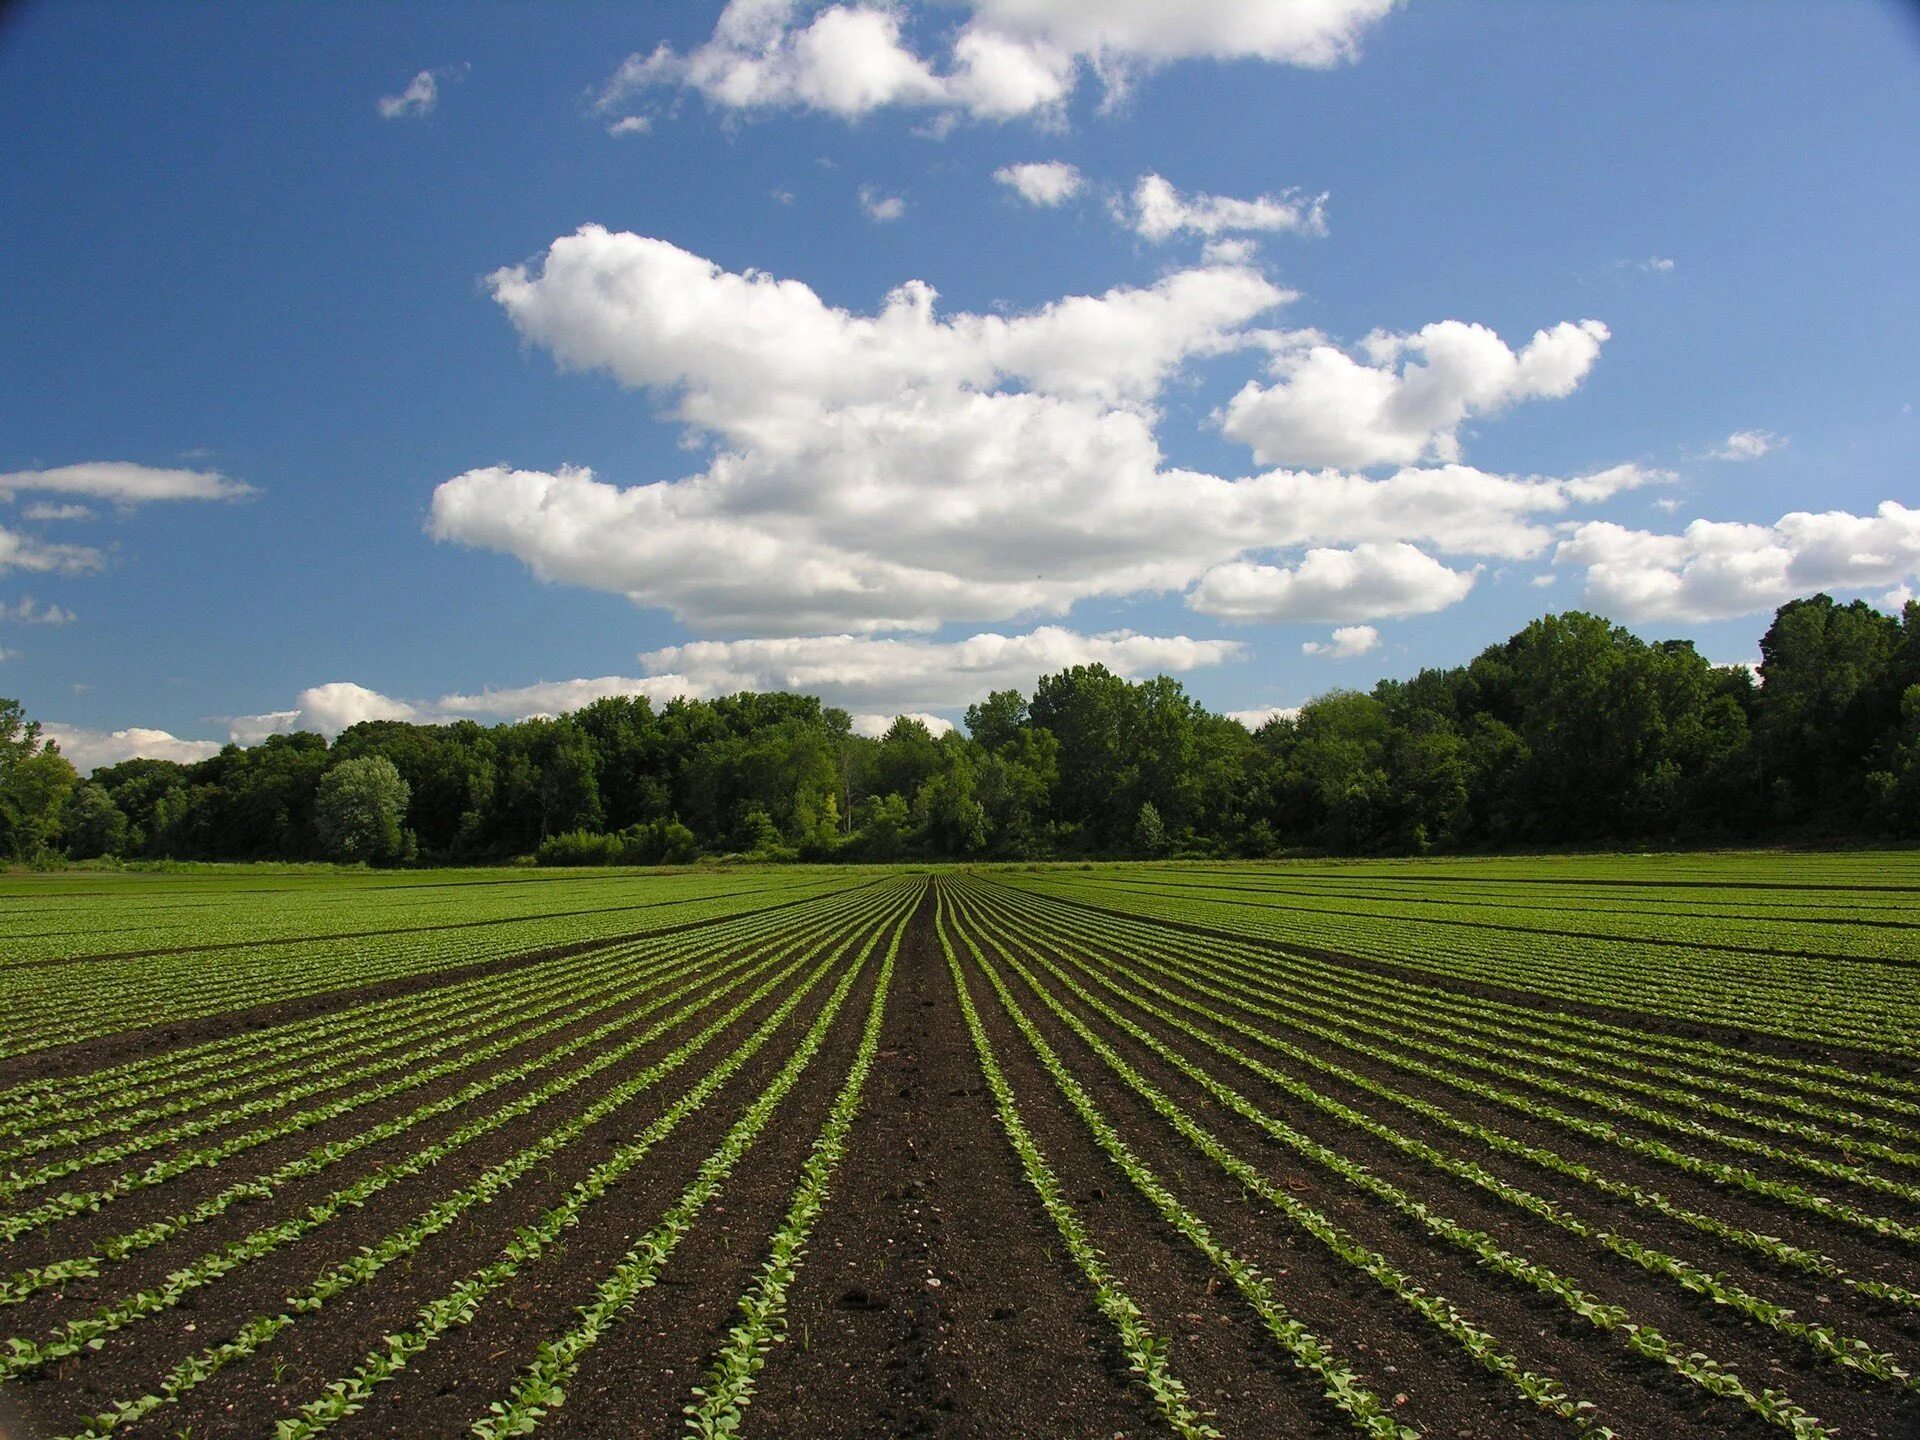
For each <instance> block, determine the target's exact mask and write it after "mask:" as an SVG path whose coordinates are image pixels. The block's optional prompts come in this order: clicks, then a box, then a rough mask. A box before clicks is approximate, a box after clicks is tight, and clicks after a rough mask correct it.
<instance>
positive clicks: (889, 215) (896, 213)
mask: <svg viewBox="0 0 1920 1440" xmlns="http://www.w3.org/2000/svg"><path fill="white" fill-rule="evenodd" d="M860 209H861V212H862V213H863V214H865V215H866V217H867V218H868V219H869V220H873V221H876V222H879V223H881V224H884V223H885V222H887V221H889V220H898V219H899V218H900V217H901V216H902V215H904V214H906V213H907V202H906V200H905V199H904V198H902V197H901V196H899V195H885V194H882V193H881V192H880V191H878V190H876V189H874V188H873V186H871V185H862V186H861V187H860Z"/></svg>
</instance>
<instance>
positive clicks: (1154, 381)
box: [430, 227, 1290, 633]
mask: <svg viewBox="0 0 1920 1440" xmlns="http://www.w3.org/2000/svg"><path fill="white" fill-rule="evenodd" d="M492 285H493V290H494V294H495V296H496V298H497V299H498V300H499V302H500V304H501V305H502V306H503V307H504V308H505V309H506V311H507V313H508V315H509V316H510V317H511V318H512V320H513V322H514V324H515V326H516V328H518V329H519V331H520V333H521V334H522V335H523V336H524V337H525V338H526V339H528V340H529V341H531V342H533V343H536V344H540V345H544V346H545V347H547V348H548V349H550V350H551V351H552V352H553V353H554V355H555V357H556V359H558V360H559V362H560V363H561V364H562V365H563V366H565V367H567V368H573V369H586V368H596V369H604V370H607V371H609V372H611V373H612V374H613V375H614V376H615V377H616V378H617V379H619V380H621V381H622V382H624V383H626V384H628V385H631V386H636V387H645V388H648V389H651V390H653V391H655V392H657V393H660V394H662V395H665V396H668V397H672V403H673V408H672V414H673V415H674V416H675V418H677V419H679V420H680V421H681V422H682V423H684V424H685V425H686V426H687V427H688V429H689V432H690V435H691V436H692V437H693V438H696V439H698V438H707V439H710V440H711V441H712V442H713V443H714V445H715V447H716V450H717V453H716V454H715V456H714V458H713V460H712V462H711V464H710V465H709V467H708V468H707V469H706V470H705V471H704V472H703V473H701V474H698V475H695V476H692V477H689V478H687V479H684V480H679V481H670V482H661V483H657V484H652V485H643V486H636V487H633V488H629V489H620V488H617V487H615V486H612V485H608V484H606V483H604V482H601V481H599V480H596V479H595V478H594V477H593V476H592V475H591V473H590V472H587V471H583V470H562V471H560V472H558V473H543V472H531V471H511V470H506V469H504V468H490V469H483V470H476V471H470V472H468V473H467V474H465V475H461V476H458V477H456V478H454V479H453V480H450V481H448V482H446V483H445V484H443V485H441V486H440V488H439V489H438V490H437V491H436V493H435V495H434V500H433V505H432V511H431V517H430V528H431V530H432V532H433V533H434V534H435V535H437V536H439V537H441V538H444V539H450V540H458V541H461V542H463V543H466V544H470V545H479V546H485V547H488V548H493V549H499V550H504V551H506V552H508V553H512V554H516V555H519V556H520V557H521V558H523V559H525V560H527V561H528V562H529V563H530V564H531V565H532V566H533V567H534V569H535V570H536V572H538V573H540V574H542V575H544V576H547V577H549V578H554V579H564V580H569V581H572V582H575V583H582V584H588V585H593V586H596V587H597V588H602V589H611V590H615V591H619V592H624V593H627V594H629V595H631V596H632V597H633V598H634V599H635V600H636V601H637V602H639V603H642V604H663V605H668V606H670V607H671V608H673V609H674V611H675V613H677V614H679V615H680V616H682V618H684V619H687V620H688V621H689V622H690V623H695V624H699V625H702V626H705V627H708V628H733V629H739V630H764V629H768V628H773V629H783V630H785V631H788V632H790V633H804V632H807V631H819V630H827V629H834V628H844V627H847V626H853V627H856V628H869V629H886V628H928V627H930V626H932V625H935V624H938V623H941V622H942V621H944V620H949V619H965V618H979V619H994V618H1000V617H1005V616H1011V615H1015V614H1019V613H1022V612H1025V611H1032V610H1050V611H1054V612H1058V611H1061V610H1064V609H1065V608H1066V607H1067V606H1068V605H1071V604H1072V603H1073V602H1074V601H1075V600H1077V599H1079V598H1082V597H1084V596H1085V595H1088V594H1093V593H1101V592H1103V591H1106V590H1109V589H1112V588H1114V587H1118V588H1119V589H1121V590H1127V589H1135V588H1139V587H1140V586H1141V585H1142V584H1165V585H1178V584H1181V583H1185V580H1186V579H1189V578H1191V576H1192V575H1193V574H1195V573H1197V571H1196V570H1195V569H1194V565H1195V561H1196V559H1197V558H1199V557H1196V556H1194V555H1190V554H1186V555H1183V554H1181V553H1179V552H1178V551H1177V550H1174V551H1170V550H1169V548H1168V546H1167V544H1166V536H1165V534H1164V528H1165V527H1164V525H1163V524H1162V523H1160V521H1161V519H1162V518H1163V516H1162V515H1161V512H1162V511H1163V510H1164V509H1165V507H1166V503H1167V502H1166V498H1165V492H1166V488H1167V485H1168V483H1169V482H1168V481H1167V477H1166V476H1165V475H1164V474H1163V473H1162V471H1161V468H1160V455H1159V449H1158V446H1157V444H1156V443H1155V441H1154V438H1153V433H1152V415H1151V412H1150V410H1149V408H1148V407H1149V404H1150V402H1151V400H1152V398H1153V396H1154V395H1155V394H1156V393H1157V392H1158V390H1159V389H1160V388H1161V386H1162V385H1163V384H1164V383H1165V381H1166V379H1167V378H1168V377H1169V376H1170V375H1172V374H1173V373H1175V372H1176V371H1178V370H1179V369H1180V367H1181V366H1182V365H1183V364H1184V363H1186V361H1187V360H1188V359H1190V358H1191V357H1194V356H1198V355H1211V354H1217V353H1221V352H1223V351H1225V350H1228V349H1232V348H1236V347H1239V346H1242V345H1245V344H1247V343H1250V342H1249V341H1248V340H1247V339H1246V338H1245V337H1244V336H1243V335H1242V334H1241V333H1240V332H1241V330H1242V328H1243V327H1244V326H1245V324H1246V323H1247V322H1248V321H1249V320H1251V319H1253V318H1254V317H1256V316H1258V315H1260V314H1261V313H1263V312H1264V311H1266V310H1269V309H1271V308H1273V307H1274V306H1277V305H1279V304H1281V303H1283V302H1284V301H1286V300H1287V299H1289V298H1290V297H1289V296H1288V294H1287V292H1285V291H1283V290H1280V289H1279V288H1278V287H1276V286H1275V285H1273V284H1272V283H1271V282H1270V281H1268V280H1267V279H1266V278H1265V277H1263V276H1261V275H1259V274H1258V273H1257V272H1255V271H1253V270H1250V269H1247V268H1245V267H1203V268H1200V269H1194V270H1188V271H1183V272H1180V273H1177V274H1174V275H1170V276H1167V277H1165V278H1163V279H1162V280H1161V281H1159V282H1158V283H1157V284H1155V285H1153V286H1152V287H1150V288H1145V289H1133V288H1121V289H1116V290H1112V291H1109V292H1107V293H1106V294H1105V295H1101V296H1079V297H1071V298H1068V299H1064V300H1060V301H1057V302H1055V303H1053V304H1050V305H1047V306H1043V307H1041V308H1040V309H1038V310H1035V311H1031V312H1028V313H1026V314H1021V315H1016V316H1012V317H1003V316H994V315H972V314H964V313H963V314H956V315H952V316H942V315H939V314H937V313H936V310H935V295H934V292H933V290H932V289H931V288H930V287H928V286H926V285H924V284H921V283H919V282H910V283H908V284H905V285H902V286H899V287H898V288H896V289H895V290H894V291H893V292H892V293H891V294H890V295H889V296H888V297H887V299H886V302H885V304H884V305H883V307H882V308H881V309H880V311H879V312H878V313H876V314H871V315H857V314H852V313H849V312H848V311H845V310H840V309H836V308H833V307H830V306H828V305H826V304H825V303H824V302H822V301H821V300H820V298H819V297H818V296H817V295H816V294H815V293H814V292H813V291H812V290H811V289H809V288H808V287H807V286H805V285H803V284H800V283H798V282H795V281H791V280H775V279H773V278H771V277H768V276H763V275H758V274H755V273H752V272H748V273H745V274H736V273H731V272H727V271H723V270H721V269H720V268H719V267H717V266H715V265H713V264H712V263H711V262H709V261H706V260H703V259H701V258H700V257H698V256H695V255H691V254H689V253H688V252H686V251H684V250H681V249H679V248H678V247H676V246H673V245H671V244H668V243H667V242H665V241H660V240H652V239H646V238H644V237H640V236H635V235H615V234H610V233H608V232H606V231H604V230H599V229H597V228H593V227H589V228H587V229H584V230H582V231H580V232H579V233H578V234H576V235H573V236H568V237H564V238H562V239H561V240H558V241H556V242H555V243H554V245H553V246H552V247H551V249H550V250H549V252H548V254H547V256H546V257H545V262H544V265H543V267H542V268H541V269H540V270H539V271H538V272H530V271H529V270H528V269H527V268H526V267H514V268H512V269H509V270H503V271H500V272H498V273H497V274H495V275H494V276H493V277H492ZM1171 483H1172V484H1173V485H1174V487H1175V488H1180V487H1181V485H1182V484H1183V483H1184V484H1185V485H1187V486H1189V487H1191V488H1199V489H1219V490H1222V491H1223V492H1224V489H1225V482H1221V481H1216V480H1213V479H1212V478H1211V477H1205V476H1195V477H1192V479H1191V480H1190V481H1186V482H1180V481H1174V482H1171ZM1089 514H1093V515H1099V516H1104V523H1103V524H1100V525H1099V526H1097V527H1090V526H1089V525H1088V523H1087V519H1088V515H1089ZM1225 521H1226V517H1222V523H1225ZM1096 528H1104V529H1106V530H1108V531H1110V532H1118V533H1113V534H1111V535H1110V536H1107V537H1103V536H1101V535H1099V534H1098V533H1090V531H1094V530H1096ZM1219 543H1220V540H1219V538H1218V537H1211V538H1209V539H1208V540H1207V541H1206V542H1205V544H1204V550H1205V551H1212V550H1213V549H1215V547H1217V545H1218V544H1219Z"/></svg>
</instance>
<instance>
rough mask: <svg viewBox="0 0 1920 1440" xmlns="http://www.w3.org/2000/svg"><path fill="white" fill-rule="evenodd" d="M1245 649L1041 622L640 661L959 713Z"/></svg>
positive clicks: (775, 644) (661, 668)
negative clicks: (1015, 631) (1084, 674)
mask: <svg viewBox="0 0 1920 1440" xmlns="http://www.w3.org/2000/svg"><path fill="white" fill-rule="evenodd" d="M1240 651H1241V646H1240V645H1239V643H1238V642H1236V641H1232V640H1194V639H1189V638H1188V637H1187V636H1185V635H1172V636H1156V635H1138V634H1135V633H1133V632H1132V631H1129V630H1117V631H1113V632H1110V633H1108V634H1104V635H1083V634H1080V633H1078V632H1076V631H1072V630H1067V629H1063V628H1061V627H1060V626H1057V625H1042V626H1040V627H1038V628H1036V629H1034V630H1032V631H1030V632H1028V633H1026V634H1024V635H999V634H993V633H985V634H979V635H971V636H968V637H967V638H966V639H964V640H955V641H932V640H921V639H877V638H874V637H872V636H866V635H800V636H780V637H771V638H766V639H756V640H696V641H692V642H690V643H688V644H685V645H670V646H667V647H666V648H664V649H660V650H654V651H651V652H649V653H647V654H644V655H642V656H641V657H640V661H641V664H642V665H644V666H645V667H646V669H647V671H648V672H649V673H650V674H654V675H660V676H665V675H672V676H673V677H675V678H676V679H678V680H680V681H681V682H682V683H684V684H686V685H687V686H688V687H689V688H690V690H691V692H692V693H694V694H698V695H722V694H729V693H731V692H733V691H736V690H791V691H797V692H799V693H801V694H806V695H819V696H821V697H822V698H824V699H825V700H826V701H827V702H828V703H829V704H834V705H841V706H844V707H845V708H847V709H849V710H853V711H858V712H866V713H877V712H880V711H883V710H886V709H887V708H888V707H893V713H899V712H900V711H906V710H911V711H934V710H954V709H958V708H960V707H961V706H964V705H968V704H971V703H972V702H973V701H976V700H979V699H981V698H983V697H984V696H985V695H986V694H987V693H988V692H989V691H992V690H1008V689H1014V690H1030V689H1032V687H1033V682H1034V681H1035V679H1037V678H1038V677H1039V676H1041V675H1048V674H1052V673H1054V672H1055V671H1058V670H1064V669H1067V668H1068V667H1070V666H1074V665H1104V666H1106V667H1107V669H1109V670H1111V671H1113V672H1114V673H1115V674H1117V675H1123V676H1126V677H1127V678H1129V679H1132V678H1137V677H1142V676H1147V675H1153V674H1159V673H1163V672H1168V671H1174V672H1181V671H1188V670H1196V669H1201V668H1203V667H1207V666H1212V665H1219V664H1222V663H1224V662H1226V661H1228V660H1232V659H1234V658H1236V657H1237V656H1238V655H1239V654H1240Z"/></svg>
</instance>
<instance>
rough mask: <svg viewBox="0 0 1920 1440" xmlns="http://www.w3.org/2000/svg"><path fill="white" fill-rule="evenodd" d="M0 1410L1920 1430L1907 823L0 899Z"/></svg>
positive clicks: (673, 1422) (879, 1432) (578, 1425)
mask: <svg viewBox="0 0 1920 1440" xmlns="http://www.w3.org/2000/svg"><path fill="white" fill-rule="evenodd" d="M0 1002H3V1003H0V1336H6V1337H11V1338H10V1339H8V1341H7V1343H6V1344H5V1345H4V1346H0V1434H4V1435H7V1436H27V1437H53V1436H63V1437H64V1436H82V1435H91V1436H100V1435H108V1434H114V1435H127V1436H142V1437H175V1436H186V1437H194V1440H217V1437H226V1436H258V1437H273V1440H296V1437H318V1436H321V1435H337V1436H340V1437H375V1436H382V1437H403V1436H404V1437H416V1436H460V1435H475V1436H480V1437H486V1440H501V1437H506V1436H516V1435H529V1434H532V1435H543V1436H545V1435H551V1436H554V1437H568V1440H588V1437H604V1436H608V1435H620V1436H690V1435H691V1436H720V1435H736V1434H738V1435H747V1436H752V1435H762V1436H768V1437H775V1436H781V1437H787V1436H809V1437H814V1436H822V1437H841V1436H845V1437H856V1436H858V1437H883V1436H896V1435H964V1436H988V1435H992V1436H996V1437H999V1436H1008V1435H1045V1436H1052V1435H1059V1436H1076V1437H1077V1436H1086V1437H1114V1436H1125V1437H1135V1436H1141V1437H1145V1436H1167V1435H1174V1436H1185V1437H1198V1436H1210V1435H1219V1436H1249V1437H1276V1436H1303V1437H1318V1436H1328V1437H1331V1436H1341V1435H1353V1434H1360V1435H1366V1436H1373V1437H1380V1440H1411V1437H1414V1436H1422V1435H1426V1436H1436V1437H1488V1440H1494V1437H1506V1436H1554V1435H1582V1434H1585V1435H1607V1434H1613V1435H1617V1436H1621V1437H1648V1440H1652V1437H1670V1436H1709V1437H1713V1436H1756V1437H1759V1436H1766V1435H1769V1434H1772V1435H1780V1434H1785V1435H1790V1436H1802V1437H1818V1436H1827V1435H1834V1436H1843V1437H1888V1440H1892V1437H1908V1436H1913V1435H1916V1434H1920V1393H1916V1392H1917V1391H1920V1384H1917V1383H1916V1380H1915V1378H1914V1377H1915V1376H1916V1375H1920V855H1917V854H1913V853H1889V854H1859V853H1852V854H1835V855H1805V856H1802V855H1777V854H1765V855H1734V854H1714V855H1662V856H1645V857H1641V856H1601V857H1568V858H1544V859H1525V860H1513V859H1509V860H1488V861H1477V860H1459V861H1408V862H1340V863H1334V862H1328V863H1306V862H1300V863H1274V864H1237V863H1168V864H1110V865H1097V866H1068V865H1050V866H979V867H973V868H941V867H932V868H927V867H920V868H904V867H903V868H898V869H887V868H881V867H843V868H806V867H778V868H759V869H755V868H742V869H734V870H721V871H700V872H690V873H667V872H661V873H649V872H632V871H504V870H494V871H458V872H449V871H439V872H431V871H429V872H411V873H402V872H385V873H381V872H373V873H353V872H340V873H334V872H327V871H286V872H280V871H269V870H260V871H248V870H245V869H236V870H234V871H231V872H211V871H210V872H206V873H181V874H170V875H162V874H133V873H128V874H107V873H83V872H69V873H65V874H48V875H13V876H5V877H0Z"/></svg>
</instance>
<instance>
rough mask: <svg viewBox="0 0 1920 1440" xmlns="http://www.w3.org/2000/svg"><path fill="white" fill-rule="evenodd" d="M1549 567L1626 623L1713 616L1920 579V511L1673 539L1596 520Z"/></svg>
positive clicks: (1825, 517) (1899, 508) (1723, 526)
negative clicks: (1581, 572)
mask: <svg viewBox="0 0 1920 1440" xmlns="http://www.w3.org/2000/svg"><path fill="white" fill-rule="evenodd" d="M1554 561H1555V563H1556V564H1565V565H1578V566H1583V567H1585V571H1586V593H1587V598H1588V600H1589V601H1590V602H1591V603H1593V604H1594V605H1595V606H1597V607H1598V608H1600V609H1603V610H1605V611H1607V612H1608V613H1610V614H1614V615H1618V616H1619V617H1621V618H1622V619H1626V620H1635V621H1639V620H1692V621H1704V620H1723V619H1730V618H1732V617H1733V616H1736V615H1750V614H1753V613H1755V612H1758V611H1765V610H1770V609H1773V608H1774V607H1775V606H1778V605H1781V604H1784V603H1785V602H1786V601H1788V600H1791V599H1793V598H1794V597H1795V596H1798V595H1806V594H1809V593H1811V592H1813V591H1816V590H1838V591H1842V592H1858V591H1864V590H1877V589H1879V588H1880V587H1882V586H1896V587H1897V586H1902V585H1905V584H1907V583H1908V582H1910V581H1911V580H1913V579H1914V578H1915V576H1916V575H1920V510H1911V509H1908V508H1907V507H1906V506H1904V505H1901V504H1900V503H1898V502H1897V501H1893V500H1888V501H1884V502H1883V503H1882V504H1881V505H1880V507H1879V508H1878V510H1876V511H1875V512H1874V513H1873V514H1872V515H1853V514H1849V513H1848V512H1846V511H1843V510H1829V511H1825V512H1823V513H1820V514H1811V513H1808V512H1805V511H1796V512H1795V513H1793V514H1791V515H1784V516H1782V517H1781V518H1780V519H1779V520H1777V521H1775V522H1774V523H1773V524H1772V525H1752V524H1744V523H1737V522H1723V521H1712V520H1695V521H1694V522H1693V523H1692V524H1691V525H1689V526H1687V528H1686V529H1685V530H1684V531H1683V532H1681V533H1680V534H1678V535H1663V534H1657V533H1654V532H1651V531H1646V530H1630V529H1627V528H1626V527H1624V526H1621V525H1616V524H1612V523H1610V522H1606V521H1589V522H1587V523H1585V524H1582V525H1579V526H1577V527H1575V528H1574V530H1573V531H1572V533H1571V534H1570V535H1569V536H1568V538H1566V539H1565V540H1563V541H1561V543H1560V545H1559V546H1558V548H1557V549H1556V550H1555V552H1554Z"/></svg>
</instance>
